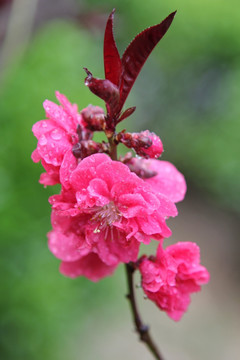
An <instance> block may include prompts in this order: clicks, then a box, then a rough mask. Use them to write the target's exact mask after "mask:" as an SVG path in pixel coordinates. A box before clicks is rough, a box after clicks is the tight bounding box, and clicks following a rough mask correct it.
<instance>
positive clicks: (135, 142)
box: [117, 130, 163, 159]
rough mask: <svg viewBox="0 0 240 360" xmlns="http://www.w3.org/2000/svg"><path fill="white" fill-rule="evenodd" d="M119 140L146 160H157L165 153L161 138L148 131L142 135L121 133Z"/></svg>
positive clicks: (142, 132) (141, 133)
mask: <svg viewBox="0 0 240 360" xmlns="http://www.w3.org/2000/svg"><path fill="white" fill-rule="evenodd" d="M117 140H118V141H120V142H121V143H123V144H124V145H125V146H127V147H128V148H132V149H134V151H135V152H136V154H138V155H139V156H142V157H144V158H146V159H148V158H155V159H156V158H158V157H159V156H160V155H161V154H162V152H163V145H162V142H161V140H160V138H159V137H158V136H157V135H156V134H154V133H152V132H150V131H148V130H145V131H141V132H140V133H125V132H121V133H119V134H118V136H117Z"/></svg>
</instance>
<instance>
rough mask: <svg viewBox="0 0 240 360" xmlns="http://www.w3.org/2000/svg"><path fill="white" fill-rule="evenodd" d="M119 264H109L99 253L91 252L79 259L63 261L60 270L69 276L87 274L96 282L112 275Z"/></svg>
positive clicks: (86, 275)
mask: <svg viewBox="0 0 240 360" xmlns="http://www.w3.org/2000/svg"><path fill="white" fill-rule="evenodd" d="M116 267H117V265H114V266H108V265H106V264H105V263H104V262H102V261H101V260H100V258H99V257H98V255H97V254H94V253H90V254H88V255H86V256H85V257H83V258H81V259H80V260H78V261H74V262H62V263H61V266H60V272H61V273H62V274H63V275H65V276H68V277H71V278H75V277H78V276H85V277H86V278H88V279H89V280H92V281H94V282H96V281H99V280H100V279H102V278H104V277H106V276H109V275H112V273H113V272H114V270H115V269H116Z"/></svg>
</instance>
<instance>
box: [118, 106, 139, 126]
mask: <svg viewBox="0 0 240 360" xmlns="http://www.w3.org/2000/svg"><path fill="white" fill-rule="evenodd" d="M135 110H136V106H133V107H130V108H128V109H127V110H125V111H124V113H123V114H122V115H121V116H120V118H119V119H118V123H119V122H120V121H123V120H124V119H126V118H127V117H129V116H130V115H132V113H134V111H135Z"/></svg>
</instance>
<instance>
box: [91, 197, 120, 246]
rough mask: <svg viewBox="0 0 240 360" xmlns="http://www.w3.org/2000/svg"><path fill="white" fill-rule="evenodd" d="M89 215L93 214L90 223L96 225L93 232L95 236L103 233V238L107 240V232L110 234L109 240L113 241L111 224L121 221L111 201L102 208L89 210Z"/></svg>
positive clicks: (97, 207)
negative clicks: (95, 223) (92, 222)
mask: <svg viewBox="0 0 240 360" xmlns="http://www.w3.org/2000/svg"><path fill="white" fill-rule="evenodd" d="M89 212H90V213H93V212H94V215H93V216H92V218H91V221H95V222H97V223H98V225H97V227H96V228H95V230H94V231H93V232H94V233H95V234H96V233H99V232H101V231H103V232H104V233H105V234H104V238H105V240H107V237H108V234H109V230H110V233H111V240H112V239H113V226H112V225H113V223H115V222H116V221H119V220H120V219H121V216H122V214H121V213H120V211H119V210H118V208H117V206H116V205H115V204H114V202H113V201H110V202H109V203H108V204H106V205H104V206H96V207H94V208H92V209H89Z"/></svg>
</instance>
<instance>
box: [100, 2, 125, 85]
mask: <svg viewBox="0 0 240 360" xmlns="http://www.w3.org/2000/svg"><path fill="white" fill-rule="evenodd" d="M114 12H115V9H113V11H112V12H111V14H110V15H109V18H108V21H107V24H106V29H105V35H104V49H103V53H104V69H105V78H106V79H107V80H110V81H111V82H112V83H113V84H115V85H116V86H119V81H120V76H121V70H122V63H121V59H120V55H119V52H118V49H117V46H116V43H115V40H114V36H113V19H114Z"/></svg>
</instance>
